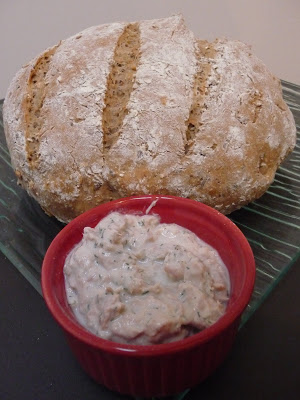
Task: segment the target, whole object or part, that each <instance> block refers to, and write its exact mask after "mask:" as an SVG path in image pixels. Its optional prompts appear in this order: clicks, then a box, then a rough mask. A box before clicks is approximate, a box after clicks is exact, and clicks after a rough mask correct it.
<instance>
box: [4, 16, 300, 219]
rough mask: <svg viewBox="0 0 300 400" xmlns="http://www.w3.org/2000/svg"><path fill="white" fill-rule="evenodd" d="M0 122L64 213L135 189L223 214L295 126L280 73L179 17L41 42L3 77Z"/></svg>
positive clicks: (27, 172)
mask: <svg viewBox="0 0 300 400" xmlns="http://www.w3.org/2000/svg"><path fill="white" fill-rule="evenodd" d="M127 39H128V40H129V41H130V44H129V47H127V46H126V45H125V46H122V44H124V43H126V40H127ZM118 44H119V49H120V51H119V50H116V49H118ZM123 51H124V52H125V53H124V56H122V52H123ZM126 52H127V53H126ZM131 55H132V59H133V62H131ZM46 57H48V59H46ZM123 57H124V65H123V64H122V63H120V59H122V58H123ZM48 60H49V63H47V61H48ZM116 63H117V64H118V65H117V67H116V68H115V69H114V67H113V66H114V65H116ZM124 68H125V70H123V69H124ZM126 68H128V70H127V69H126ZM44 73H45V74H44ZM113 77H118V78H120V79H121V80H125V81H126V82H125V84H124V90H123V92H124V97H123V94H122V93H121V92H122V91H121V92H120V93H119V94H120V96H117V95H116V96H115V97H114V95H113V93H114V91H115V90H117V86H116V85H114V84H112V83H111V80H112V79H113ZM108 86H109V90H108V89H107V87H108ZM108 104H109V106H108ZM118 107H119V108H120V114H119V115H118V112H117V111H118ZM4 124H5V133H6V138H7V142H8V147H9V150H10V154H11V158H12V163H13V166H14V168H15V170H16V174H17V176H18V179H19V182H20V183H21V184H22V186H23V187H24V188H25V189H26V190H27V191H28V193H29V194H30V195H32V196H33V197H34V198H35V199H36V200H37V201H38V202H39V203H40V204H41V206H42V208H43V209H44V210H45V211H46V212H47V213H48V214H50V215H54V216H56V217H57V218H58V219H60V220H62V221H64V222H67V221H70V220H71V219H73V218H74V217H75V216H77V215H79V214H81V213H82V212H84V211H85V210H87V209H89V208H91V207H94V206H96V205H97V204H100V203H103V202H106V201H110V200H112V199H115V198H119V197H123V196H129V195H134V194H144V193H152V194H158V193H161V194H172V195H177V196H183V197H189V198H193V199H196V200H198V201H202V202H204V203H206V204H208V205H210V206H213V207H215V208H217V209H218V210H220V211H221V212H223V213H230V212H232V211H233V210H235V209H237V208H239V207H241V206H242V205H244V204H246V203H248V202H250V201H252V200H254V199H256V198H258V197H259V196H261V195H262V194H263V193H264V192H265V191H266V189H267V188H268V186H269V185H270V183H271V182H272V180H273V178H274V174H275V172H276V169H277V167H278V166H279V164H280V163H281V162H282V161H283V160H284V158H285V157H286V156H287V155H288V154H289V152H290V151H291V150H292V149H293V147H294V144H295V137H296V136H295V132H296V129H295V123H294V120H293V117H292V114H291V112H290V110H289V109H288V107H287V105H286V104H285V103H284V101H283V99H282V92H281V87H280V82H279V80H278V79H276V78H275V77H274V76H273V75H272V74H271V73H270V72H269V71H268V70H267V68H266V67H265V66H264V64H263V63H262V62H261V61H260V60H258V59H257V58H256V57H255V56H254V55H253V54H252V53H251V50H250V48H249V47H248V46H246V45H244V44H242V43H241V42H238V41H230V40H226V39H222V40H221V39H218V40H216V41H214V42H212V43H209V42H207V41H203V40H196V39H195V38H194V36H193V34H192V33H191V32H190V31H189V30H188V29H187V28H186V26H185V24H184V21H183V19H182V18H181V17H180V16H174V17H171V18H166V19H160V20H153V21H142V22H140V23H134V24H126V23H116V24H108V25H101V26H99V27H93V28H89V29H87V30H85V31H83V32H81V33H79V34H77V35H75V36H73V37H71V38H69V39H66V40H65V41H62V42H61V43H60V44H59V45H57V46H55V47H53V48H52V49H48V50H46V52H44V53H43V54H42V55H40V56H39V57H37V58H36V59H35V60H33V61H32V62H30V63H29V64H28V65H27V66H25V67H23V69H22V70H21V71H20V72H19V73H18V74H17V76H16V77H15V79H14V80H13V82H12V84H11V86H10V88H9V90H8V93H7V97H6V99H5V103H4Z"/></svg>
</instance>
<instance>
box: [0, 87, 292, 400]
mask: <svg viewBox="0 0 300 400" xmlns="http://www.w3.org/2000/svg"><path fill="white" fill-rule="evenodd" d="M282 86H283V94H284V99H285V101H286V102H287V104H288V105H289V107H290V109H291V111H292V112H293V114H294V117H295V121H296V125H297V138H298V140H297V145H296V148H295V150H294V151H293V153H292V154H291V155H290V156H289V158H288V159H287V160H286V161H285V162H284V164H282V166H281V167H280V168H279V169H278V171H277V173H276V177H275V180H274V182H273V184H272V185H271V186H270V188H269V190H268V191H267V192H266V193H265V194H264V195H263V196H262V197H261V198H260V199H259V200H257V201H254V202H253V203H251V204H249V205H248V206H246V207H243V208H242V209H240V210H238V211H235V212H234V213H232V214H231V215H230V218H231V219H232V221H233V222H235V223H236V225H237V226H238V227H239V228H240V229H241V230H242V232H243V233H244V234H245V236H246V237H247V239H248V241H249V242H250V245H251V247H252V249H253V253H254V257H255V260H256V266H257V276H256V282H255V288H254V293H253V296H252V298H251V301H250V303H249V305H248V307H247V309H246V310H245V312H244V314H243V317H242V322H241V326H242V325H243V324H244V323H245V322H246V321H247V320H248V319H249V317H250V316H251V315H252V314H253V313H254V311H255V310H256V309H257V308H258V307H259V306H260V304H261V303H262V302H263V300H264V299H265V298H266V297H267V295H268V294H269V293H270V292H271V291H272V290H273V289H274V287H275V285H276V284H277V283H278V282H279V280H280V279H281V278H282V276H283V275H284V274H285V273H286V272H287V271H288V270H289V268H290V267H291V266H292V265H293V263H294V262H295V260H296V259H297V257H299V255H300V86H297V85H293V84H291V83H288V82H284V81H283V82H282ZM2 105H3V100H2V101H0V223H1V229H0V250H1V251H2V252H3V254H4V255H5V256H6V257H7V258H8V259H9V260H10V261H11V262H12V264H13V265H14V266H15V267H16V268H17V269H18V270H19V271H20V272H21V273H22V274H23V275H24V277H25V278H26V279H27V280H28V281H29V282H30V283H31V284H32V285H33V286H34V288H35V289H36V290H37V291H38V292H39V293H40V294H41V286H40V274H41V265H42V260H43V257H44V254H45V252H46V250H47V248H48V246H49V244H50V243H51V241H52V239H53V238H54V236H55V235H56V234H57V233H58V232H59V231H60V230H61V229H62V227H63V224H61V223H60V222H58V221H57V220H56V219H55V218H50V217H48V216H47V215H46V214H45V213H44V212H43V211H42V210H41V209H40V207H39V205H38V204H37V203H36V202H35V201H34V200H33V199H31V198H30V197H29V196H28V195H27V193H26V192H25V191H24V190H23V189H21V188H20V187H19V186H18V185H17V183H16V177H15V174H14V172H13V169H12V167H11V164H10V156H9V152H8V150H7V146H6V142H5V136H4V130H3V121H2ZM185 393H186V392H184V393H182V394H181V395H179V397H178V396H177V400H178V399H182V398H183V397H184V395H185Z"/></svg>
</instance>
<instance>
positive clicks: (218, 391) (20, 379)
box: [0, 253, 300, 400]
mask: <svg viewBox="0 0 300 400" xmlns="http://www.w3.org/2000/svg"><path fill="white" fill-rule="evenodd" d="M0 263H1V279H0V293H1V301H0V313H1V325H0V338H1V344H2V346H1V357H0V371H1V374H0V399H1V400H19V399H20V400H21V399H22V400H24V399H25V400H26V399H30V400H35V399H38V400H53V399H72V400H77V399H78V400H79V399H84V400H93V399H97V400H98V399H100V398H101V399H105V400H109V399H111V400H116V399H123V400H125V399H127V398H128V397H126V396H121V395H118V394H116V393H112V392H110V391H108V390H106V389H105V388H103V387H102V386H100V385H97V384H95V383H94V382H93V381H92V380H91V379H90V378H89V377H88V376H87V375H86V374H85V373H84V372H83V371H82V370H81V368H80V366H79V365H78V364H77V361H75V359H74V358H73V355H72V354H71V352H70V350H69V348H68V347H67V345H66V343H65V339H64V336H63V334H62V332H61V330H60V328H59V327H58V326H57V325H56V323H55V322H54V320H53V319H52V317H51V316H50V314H49V312H48V310H47V308H46V305H45V303H44V301H43V298H42V297H41V296H40V295H39V294H38V293H37V292H36V291H35V289H34V288H33V287H32V286H31V285H30V284H29V283H28V282H27V281H26V280H25V279H24V278H23V276H22V275H21V274H20V273H19V272H18V271H17V270H16V269H15V267H13V265H12V264H11V263H10V262H9V261H8V259H6V258H5V257H4V256H3V255H2V253H0ZM299 282H300V259H298V260H297V262H296V263H295V264H294V265H293V267H292V268H291V269H290V270H289V272H288V273H287V274H286V276H285V277H284V278H283V279H282V280H281V281H280V283H279V284H278V286H277V287H276V288H275V289H274V291H273V292H272V293H271V294H270V296H269V297H268V298H267V300H266V301H265V302H264V304H263V305H262V306H261V307H260V308H259V309H258V310H257V311H256V312H255V314H254V315H253V316H252V317H251V318H250V320H249V321H248V322H247V323H246V324H245V325H244V327H243V328H242V329H241V330H240V332H239V334H238V337H237V340H236V343H235V345H234V347H233V350H232V352H231V354H230V355H229V357H228V359H227V360H226V361H225V363H224V364H223V365H222V366H221V367H220V368H219V370H218V371H217V372H216V373H215V374H214V375H213V376H212V377H211V378H210V379H208V380H207V381H206V382H204V383H202V384H201V385H199V386H198V387H197V388H195V389H193V390H191V391H190V392H189V393H188V394H187V395H186V396H185V399H186V400H192V399H193V400H194V399H195V400H196V399H200V398H201V399H229V398H230V399H239V400H240V399H243V400H247V399H249V400H250V399H251V400H253V399H258V400H259V399H263V400H268V399H272V400H277V399H278V400H281V399H289V400H293V399H295V400H296V399H298V398H299V391H300V364H299V360H300V340H299V338H300V307H299V305H300V291H299Z"/></svg>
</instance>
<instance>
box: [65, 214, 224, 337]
mask: <svg viewBox="0 0 300 400" xmlns="http://www.w3.org/2000/svg"><path fill="white" fill-rule="evenodd" d="M64 275H65V285H66V292H67V299H68V302H69V304H70V306H71V308H72V310H73V312H74V314H75V316H76V318H77V320H78V321H79V322H80V323H81V324H82V325H83V326H84V327H85V328H86V329H87V330H89V331H90V332H92V333H94V334H95V335H97V336H100V337H102V338H104V339H108V340H112V341H115V342H120V343H129V344H139V345H148V344H155V343H166V342H172V341H175V340H179V339H182V338H184V337H187V336H190V335H191V334H194V333H196V332H198V331H200V330H202V329H204V328H206V327H208V326H210V325H212V324H213V323H214V322H216V321H217V320H218V319H219V318H220V317H221V316H222V315H223V314H224V312H225V309H226V304H227V301H228V296H229V277H228V271H227V269H226V267H225V265H224V263H223V262H222V260H221V258H220V256H219V255H218V253H217V251H216V250H214V249H213V248H212V247H210V246H209V245H207V244H206V243H205V242H203V241H201V240H200V239H199V238H198V237H197V236H196V235H195V234H194V233H192V232H191V231H189V230H187V229H185V228H183V227H181V226H179V225H176V224H163V223H160V219H159V217H158V216H156V215H143V216H140V215H131V214H125V215H124V214H120V213H117V212H113V213H111V214H109V215H108V216H106V217H105V218H104V219H102V220H101V221H100V222H99V224H98V225H97V226H96V227H95V228H89V227H87V228H85V229H84V235H83V239H82V240H81V242H80V243H79V244H78V245H76V246H75V247H74V249H73V250H72V251H71V252H70V254H69V255H68V257H67V259H66V263H65V266H64Z"/></svg>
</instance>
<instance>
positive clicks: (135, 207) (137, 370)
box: [42, 195, 255, 397]
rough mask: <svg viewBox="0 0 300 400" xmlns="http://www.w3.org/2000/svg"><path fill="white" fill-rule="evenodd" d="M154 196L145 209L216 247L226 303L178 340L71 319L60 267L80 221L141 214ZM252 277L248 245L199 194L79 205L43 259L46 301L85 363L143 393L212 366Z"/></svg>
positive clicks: (172, 386) (228, 340)
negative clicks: (211, 319)
mask: <svg viewBox="0 0 300 400" xmlns="http://www.w3.org/2000/svg"><path fill="white" fill-rule="evenodd" d="M156 199H158V201H157V203H156V205H155V207H153V208H152V209H151V211H150V214H158V215H159V216H160V218H161V222H162V223H176V224H178V225H181V226H183V227H185V228H187V229H189V230H191V231H192V232H194V233H195V234H196V235H197V236H198V237H199V238H200V239H202V240H204V241H205V242H206V243H208V244H209V245H211V246H212V247H214V248H215V249H216V250H217V251H218V252H219V254H220V256H221V258H222V260H223V262H224V263H225V265H226V266H227V269H228V271H229V276H230V285H231V294H230V300H229V303H228V307H227V309H226V312H225V314H224V315H223V316H222V317H221V318H220V319H219V320H218V321H217V322H216V323H215V324H213V325H212V326H211V327H209V328H207V329H205V330H203V331H202V332H199V333H197V334H195V335H193V336H190V337H188V338H186V339H183V340H179V341H177V342H173V343H167V344H157V345H150V346H141V345H126V344H120V343H115V342H111V341H108V340H104V339H101V338H99V337H97V336H95V335H93V334H92V333H90V332H88V331H87V330H86V329H85V328H84V327H82V326H81V325H80V324H79V323H78V322H77V320H76V319H75V317H74V315H73V313H72V311H71V309H70V307H69V305H68V303H67V298H66V293H65V283H64V274H63V267H64V262H65V259H66V256H67V255H68V253H69V252H70V250H71V249H72V248H73V247H74V246H75V244H77V243H78V242H79V241H80V240H81V239H82V234H83V228H84V227H86V226H90V227H94V226H95V225H97V223H98V222H99V221H100V220H101V219H102V218H103V217H105V216H106V215H107V214H108V213H110V212H112V211H119V212H122V213H134V214H136V213H138V214H145V212H146V210H147V208H148V207H149V206H150V204H151V203H152V201H154V200H156ZM254 280H255V262H254V257H253V253H252V250H251V248H250V245H249V243H248V241H247V240H246V238H245V236H244V235H243V234H242V232H241V231H240V230H239V229H238V228H237V227H236V225H234V223H233V222H231V221H230V220H229V219H228V218H227V217H225V216H224V215H222V214H220V213H219V212H218V211H216V210H214V209H212V208H211V207H208V206H206V205H204V204H202V203H199V202H197V201H194V200H189V199H184V198H178V197H173V196H163V195H161V196H157V195H153V196H151V195H145V196H135V197H129V198H123V199H119V200H115V201H112V202H109V203H105V204H102V205H100V206H98V207H96V208H93V209H91V210H89V211H87V212H85V213H84V214H82V215H80V216H79V217H77V218H75V219H74V220H73V221H72V222H70V223H69V224H68V225H67V226H66V227H64V228H63V229H62V231H61V232H60V233H59V234H58V235H57V236H56V237H55V239H54V240H53V242H52V243H51V245H50V247H49V249H48V251H47V253H46V255H45V258H44V262H43V267H42V290H43V295H44V299H45V301H46V304H47V306H48V308H49V310H50V312H51V313H52V315H53V317H54V318H55V320H56V321H57V322H58V324H59V325H60V326H61V327H62V329H63V330H64V332H65V335H66V337H67V341H68V343H69V345H70V347H71V349H72V351H73V353H74V354H75V356H76V358H77V359H78V361H79V362H80V364H81V365H82V367H83V369H84V370H85V371H86V372H87V373H88V374H89V375H90V376H91V377H92V378H94V379H95V380H96V381H97V382H99V383H101V384H103V385H105V386H106V387H108V388H109V389H111V390H114V391H117V392H120V393H123V394H129V395H132V396H144V397H151V396H167V395H172V394H176V393H179V392H181V391H183V390H184V389H187V388H190V387H193V386H195V385H196V384H198V383H200V382H201V381H203V380H204V379H206V378H207V377H208V376H209V375H211V374H212V372H213V371H214V370H215V369H216V368H217V367H218V366H219V365H220V364H221V363H222V361H223V360H224V359H225V357H226V356H227V354H228V352H229V351H230V349H231V347H232V344H233V342H234V338H235V336H236V333H237V329H238V326H239V322H240V318H241V314H242V312H243V311H244V309H245V307H246V306H247V304H248V302H249V300H250V297H251V294H252V291H253V287H254Z"/></svg>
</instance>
